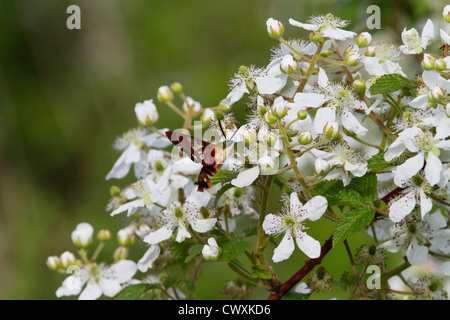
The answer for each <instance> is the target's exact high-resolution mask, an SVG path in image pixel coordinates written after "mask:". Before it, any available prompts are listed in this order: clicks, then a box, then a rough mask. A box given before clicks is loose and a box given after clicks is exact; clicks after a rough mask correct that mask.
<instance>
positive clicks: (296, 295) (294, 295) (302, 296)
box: [281, 290, 309, 300]
mask: <svg viewBox="0 0 450 320" xmlns="http://www.w3.org/2000/svg"><path fill="white" fill-rule="evenodd" d="M308 299H309V293H300V292H295V291H292V290H291V291H289V292H288V293H286V294H285V295H284V296H283V298H282V299H281V300H308Z"/></svg>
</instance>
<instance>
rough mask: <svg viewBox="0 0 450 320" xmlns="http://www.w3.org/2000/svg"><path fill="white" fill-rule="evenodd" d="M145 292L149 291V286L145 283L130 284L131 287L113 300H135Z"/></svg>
mask: <svg viewBox="0 0 450 320" xmlns="http://www.w3.org/2000/svg"><path fill="white" fill-rule="evenodd" d="M147 290H149V285H148V284H146V283H138V284H132V285H129V286H127V287H125V288H124V289H123V290H122V291H120V292H119V293H118V294H117V295H116V296H115V297H114V298H113V299H114V300H136V299H138V298H139V297H140V296H141V295H142V294H143V293H144V292H145V291H147Z"/></svg>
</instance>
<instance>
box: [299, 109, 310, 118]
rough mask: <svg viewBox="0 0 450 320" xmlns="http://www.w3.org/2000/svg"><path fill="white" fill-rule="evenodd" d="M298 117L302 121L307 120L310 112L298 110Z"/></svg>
mask: <svg viewBox="0 0 450 320" xmlns="http://www.w3.org/2000/svg"><path fill="white" fill-rule="evenodd" d="M297 117H298V118H299V119H300V120H305V119H306V117H308V111H307V110H306V109H300V110H298V112H297Z"/></svg>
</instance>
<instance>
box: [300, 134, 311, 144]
mask: <svg viewBox="0 0 450 320" xmlns="http://www.w3.org/2000/svg"><path fill="white" fill-rule="evenodd" d="M312 139H313V138H312V134H311V132H309V131H303V132H302V133H300V135H299V136H298V142H299V143H300V144H302V145H307V144H310V143H311V141H312Z"/></svg>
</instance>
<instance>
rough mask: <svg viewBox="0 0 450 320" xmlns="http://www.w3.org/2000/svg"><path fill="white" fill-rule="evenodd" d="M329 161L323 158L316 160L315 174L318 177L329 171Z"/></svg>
mask: <svg viewBox="0 0 450 320" xmlns="http://www.w3.org/2000/svg"><path fill="white" fill-rule="evenodd" d="M329 168H330V167H329V164H328V161H326V160H323V159H321V158H318V159H316V161H315V162H314V173H315V174H318V175H322V174H325V173H326V172H327V171H328V169H329Z"/></svg>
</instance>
